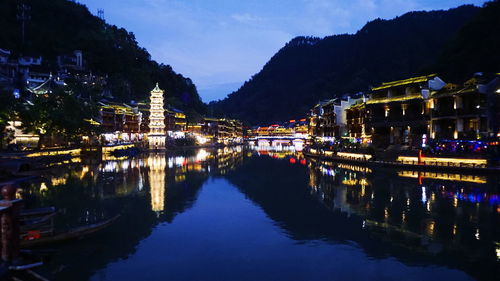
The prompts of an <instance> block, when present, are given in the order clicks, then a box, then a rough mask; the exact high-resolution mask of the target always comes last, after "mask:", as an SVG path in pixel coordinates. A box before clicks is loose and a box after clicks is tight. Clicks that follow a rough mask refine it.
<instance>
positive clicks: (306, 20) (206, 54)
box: [78, 0, 485, 102]
mask: <svg viewBox="0 0 500 281" xmlns="http://www.w3.org/2000/svg"><path fill="white" fill-rule="evenodd" d="M78 2H80V3H82V4H85V5H87V7H89V9H90V11H91V12H92V13H94V14H96V13H97V9H103V10H104V16H105V19H106V21H107V22H108V23H111V24H115V25H117V26H120V27H124V28H126V29H127V30H128V31H131V32H133V33H134V34H135V35H136V38H137V40H138V42H139V44H140V45H141V46H143V47H145V48H146V49H147V50H148V51H149V53H150V54H151V55H152V57H153V59H155V60H156V61H158V62H163V63H165V64H169V65H171V66H172V67H173V68H174V70H175V71H177V72H179V73H182V74H183V75H184V76H187V77H190V78H191V79H192V80H193V81H194V83H195V84H196V86H197V87H198V91H199V93H200V95H201V97H202V99H203V101H205V102H208V101H211V100H216V99H222V98H224V97H225V96H226V95H227V94H229V93H231V92H232V91H234V90H237V89H238V87H239V86H240V85H241V84H242V83H243V82H244V81H246V80H248V79H249V78H250V77H251V76H252V75H254V74H255V73H257V72H259V71H260V70H261V69H262V66H263V65H264V64H265V63H266V62H267V61H268V60H269V59H270V58H271V56H272V55H273V54H274V53H276V52H277V51H278V50H279V49H280V48H281V47H282V46H283V45H284V44H285V43H286V42H288V41H289V40H291V39H292V38H293V37H295V36H299V35H305V36H320V37H323V36H327V35H333V34H339V33H354V32H356V31H357V30H358V29H360V28H361V27H362V26H363V25H364V24H365V23H366V22H367V21H370V20H373V19H375V18H378V17H380V18H384V19H390V18H393V17H396V16H398V15H401V14H403V13H406V12H408V11H413V10H436V9H448V8H452V7H456V6H459V5H462V4H475V5H482V3H484V2H485V1H483V0H466V1H460V0H79V1H78Z"/></svg>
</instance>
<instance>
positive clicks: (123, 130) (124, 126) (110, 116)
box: [99, 102, 142, 143]
mask: <svg viewBox="0 0 500 281" xmlns="http://www.w3.org/2000/svg"><path fill="white" fill-rule="evenodd" d="M99 112H100V120H99V123H100V124H101V129H102V133H103V137H104V139H105V142H109V143H113V142H118V141H125V142H129V141H139V140H141V139H142V134H141V123H142V113H141V112H140V111H139V108H138V107H137V106H132V105H128V104H120V103H110V102H107V103H102V102H101V103H100V111H99Z"/></svg>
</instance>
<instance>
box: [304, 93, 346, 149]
mask: <svg viewBox="0 0 500 281" xmlns="http://www.w3.org/2000/svg"><path fill="white" fill-rule="evenodd" d="M309 135H311V136H314V137H316V138H320V139H321V140H322V141H333V140H334V138H335V137H339V135H340V132H339V127H338V126H337V117H336V114H335V100H333V99H332V100H327V101H323V102H319V103H318V104H316V105H315V106H314V107H313V108H312V109H311V110H310V112H309Z"/></svg>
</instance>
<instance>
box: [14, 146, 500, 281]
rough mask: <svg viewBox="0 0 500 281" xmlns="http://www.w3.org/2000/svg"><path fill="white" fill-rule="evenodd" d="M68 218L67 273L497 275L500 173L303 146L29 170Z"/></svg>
mask: <svg viewBox="0 0 500 281" xmlns="http://www.w3.org/2000/svg"><path fill="white" fill-rule="evenodd" d="M21 187H22V189H21V192H20V196H21V197H22V198H23V199H25V200H26V206H27V207H30V208H31V207H43V206H56V207H57V209H58V216H57V219H56V225H57V226H59V227H71V226H78V225H83V224H87V223H92V222H98V221H100V220H103V219H106V218H109V217H111V216H114V215H115V214H118V213H120V214H121V217H120V218H119V219H118V220H117V221H116V222H115V223H114V224H113V225H111V226H110V227H108V228H107V229H105V230H103V231H101V232H100V233H98V234H95V235H93V236H90V237H88V238H86V239H83V240H79V241H73V242H68V243H64V244H60V245H55V246H50V249H54V250H56V252H55V253H54V254H52V255H51V258H50V259H48V260H47V261H46V266H45V268H44V270H45V271H46V272H48V273H50V275H52V276H54V278H55V279H56V280H426V281H428V280H454V281H457V280H495V279H496V280H498V276H500V205H499V203H500V198H499V194H500V180H499V177H497V176H473V175H458V174H441V173H430V172H427V173H417V172H411V171H396V170H391V169H380V170H371V169H369V168H365V167H361V166H353V165H346V164H336V163H328V162H318V161H315V160H314V159H306V158H304V157H303V156H302V155H301V153H300V152H296V151H295V150H294V149H293V148H289V149H287V148H285V149H278V150H267V149H260V148H259V149H258V148H253V149H249V148H242V147H234V148H224V149H219V150H205V149H200V150H196V151H189V152H177V153H173V152H172V153H150V154H143V155H140V156H138V157H135V158H132V159H110V160H106V161H89V160H83V161H82V162H81V163H74V164H68V165H64V166H60V167H55V168H54V171H53V174H52V175H51V176H47V177H45V178H43V179H40V180H36V181H33V182H27V183H23V184H22V185H21Z"/></svg>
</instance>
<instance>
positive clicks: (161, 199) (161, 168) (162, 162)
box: [147, 154, 167, 212]
mask: <svg viewBox="0 0 500 281" xmlns="http://www.w3.org/2000/svg"><path fill="white" fill-rule="evenodd" d="M147 165H148V167H149V188H150V191H149V192H150V194H151V209H152V210H153V211H154V212H161V211H163V210H164V209H165V188H166V187H165V168H166V167H167V161H166V159H165V155H164V154H163V155H159V154H154V155H150V156H149V157H148V158H147Z"/></svg>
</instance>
